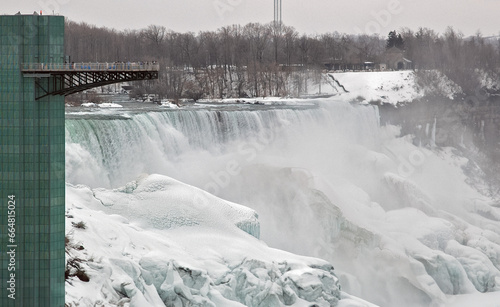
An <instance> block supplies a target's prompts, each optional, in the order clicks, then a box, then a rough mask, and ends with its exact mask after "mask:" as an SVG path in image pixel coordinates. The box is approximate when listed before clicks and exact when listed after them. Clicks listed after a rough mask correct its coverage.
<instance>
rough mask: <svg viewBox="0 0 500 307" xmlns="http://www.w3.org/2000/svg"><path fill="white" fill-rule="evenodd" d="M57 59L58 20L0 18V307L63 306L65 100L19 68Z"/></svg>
mask: <svg viewBox="0 0 500 307" xmlns="http://www.w3.org/2000/svg"><path fill="white" fill-rule="evenodd" d="M63 62H64V17H62V16H39V15H36V14H34V15H14V16H0V259H1V267H0V280H1V290H0V306H1V307H10V306H18V307H31V306H40V307H52V306H64V295H65V292H64V267H65V260H64V257H65V253H64V212H65V209H64V203H65V198H64V197H65V191H64V189H65V178H64V162H65V158H64V133H65V129H64V97H63V96H51V95H49V96H46V97H44V98H41V99H38V100H37V98H38V97H40V96H43V94H44V93H43V89H42V88H50V87H51V85H50V84H51V82H53V81H54V80H53V77H49V76H48V75H45V76H43V75H39V76H36V75H31V76H28V75H26V76H25V75H24V74H23V72H22V69H21V67H22V64H23V63H63Z"/></svg>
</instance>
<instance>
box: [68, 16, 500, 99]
mask: <svg viewBox="0 0 500 307" xmlns="http://www.w3.org/2000/svg"><path fill="white" fill-rule="evenodd" d="M65 31H66V33H65V36H66V39H65V44H66V46H65V49H66V50H65V51H66V54H67V55H69V56H70V57H71V61H73V62H114V61H124V62H128V61H130V62H137V61H143V62H147V61H157V62H158V63H160V78H159V80H157V81H149V82H142V83H140V85H139V86H136V94H141V93H149V94H158V95H159V96H160V97H167V98H169V99H179V98H184V97H187V98H194V99H198V98H225V97H245V96H254V97H257V96H288V95H298V94H300V93H301V92H303V91H304V90H305V88H306V87H307V84H308V82H315V81H314V80H316V81H317V80H319V79H320V78H321V73H322V72H323V71H324V70H325V69H326V66H325V64H328V63H330V64H331V63H337V64H339V65H340V66H341V67H344V68H346V67H350V66H349V65H352V64H355V63H364V62H380V61H381V58H382V57H383V54H384V52H385V50H386V49H387V48H389V47H397V48H400V49H403V50H404V54H405V57H406V58H408V59H410V60H412V61H413V62H414V66H415V67H417V68H420V69H439V70H441V71H443V72H444V73H445V74H446V75H448V76H449V77H450V78H451V79H452V80H454V81H455V82H457V83H458V84H459V85H461V86H463V87H464V85H468V84H469V85H470V84H471V82H472V81H471V79H472V76H473V73H474V72H475V71H477V70H478V69H480V70H487V71H491V72H493V71H494V72H497V71H498V68H499V67H500V65H499V63H500V41H499V40H498V39H487V38H484V37H482V36H481V35H480V34H478V35H476V36H474V37H464V35H462V34H461V33H460V32H459V31H456V30H454V29H453V28H448V30H447V31H446V32H445V33H443V34H438V33H436V32H434V31H433V30H431V29H428V28H420V29H418V30H417V31H412V30H410V29H402V30H401V31H399V32H396V31H391V32H390V33H389V35H388V37H381V36H379V35H366V34H360V35H350V34H342V33H338V32H330V33H325V34H318V35H308V34H300V33H299V32H298V31H297V30H296V29H295V28H293V27H292V26H288V25H284V24H274V23H268V24H260V23H249V24H247V25H244V26H241V25H231V26H226V27H222V28H220V29H218V30H216V31H200V32H198V33H193V32H187V33H179V32H174V31H172V30H169V29H167V28H166V27H164V26H158V25H150V26H148V27H147V28H145V29H140V30H125V31H117V30H114V29H108V28H103V27H96V26H94V25H90V24H87V23H76V22H73V21H69V20H67V21H66V28H65ZM311 80H312V81H311ZM134 85H135V84H134ZM470 86H471V87H473V86H474V85H470ZM465 89H467V87H465Z"/></svg>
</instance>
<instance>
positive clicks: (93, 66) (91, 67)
mask: <svg viewBox="0 0 500 307" xmlns="http://www.w3.org/2000/svg"><path fill="white" fill-rule="evenodd" d="M21 69H22V71H24V72H30V71H32V72H40V71H46V72H57V71H158V70H160V64H158V63H151V62H112V63H95V62H93V63H92V62H88V63H86V62H84V63H23V64H22V66H21Z"/></svg>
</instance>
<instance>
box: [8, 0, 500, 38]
mask: <svg viewBox="0 0 500 307" xmlns="http://www.w3.org/2000/svg"><path fill="white" fill-rule="evenodd" d="M5 2H7V3H5ZM41 9H43V11H44V14H48V13H50V14H51V13H52V11H54V13H56V14H60V15H65V16H67V17H69V18H70V19H71V20H74V21H85V22H87V23H90V24H95V25H98V26H106V27H109V28H115V29H119V30H122V29H141V28H144V27H146V26H148V25H150V24H157V25H164V26H166V27H167V28H169V29H172V30H175V31H180V32H185V31H193V32H198V31H200V30H215V29H217V28H220V27H221V26H224V25H230V24H246V23H248V22H262V23H266V22H269V21H272V19H273V1H271V0H142V1H137V0H85V1H82V0H15V1H13V0H4V1H2V5H1V7H0V13H2V14H15V13H17V12H18V11H21V13H23V14H30V13H33V11H40V10H41ZM283 22H284V23H285V24H287V25H291V26H294V27H295V28H296V29H297V30H298V31H299V32H301V33H303V32H305V33H310V34H313V33H325V32H332V31H338V32H341V33H360V32H361V33H367V34H372V33H379V34H382V35H383V36H386V34H387V33H388V32H389V31H391V30H394V29H395V30H398V29H400V28H401V27H409V28H410V29H413V30H416V29H417V28H418V27H420V26H424V27H429V28H432V29H434V30H436V31H437V32H439V33H443V32H444V31H445V29H446V27H447V26H453V28H455V29H456V30H460V31H462V32H463V33H464V34H465V35H467V36H468V35H474V34H475V33H476V32H477V30H480V31H481V33H482V34H483V35H484V36H491V35H498V34H499V32H500V0H418V1H416V0H345V1H340V0H337V1H334V0H307V1H301V0H283Z"/></svg>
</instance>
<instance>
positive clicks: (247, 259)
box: [66, 175, 368, 307]
mask: <svg viewBox="0 0 500 307" xmlns="http://www.w3.org/2000/svg"><path fill="white" fill-rule="evenodd" d="M66 195H67V201H66V203H67V220H68V222H67V223H66V232H67V234H68V235H67V236H68V237H69V238H70V239H71V243H70V244H71V245H72V246H73V247H74V248H71V249H70V251H69V254H68V258H78V259H81V260H82V266H83V267H84V269H85V271H86V273H87V274H88V275H89V277H90V281H89V282H88V283H85V282H82V281H80V280H79V279H77V278H76V277H72V278H70V280H69V281H68V282H67V286H66V303H67V304H69V306H81V305H84V306H93V305H94V304H99V305H100V306H122V305H123V304H124V306H131V307H134V306H138V307H147V306H164V304H167V305H168V306H185V305H186V304H193V305H196V306H222V307H224V306H270V307H271V306H283V304H286V305H289V306H310V303H308V302H315V303H316V305H317V306H325V307H326V306H332V305H335V304H337V302H338V300H339V299H340V297H341V295H343V294H342V293H341V291H340V286H339V284H338V279H337V277H336V276H335V275H334V273H333V266H332V265H330V264H329V263H327V262H326V261H324V260H319V259H315V258H309V257H302V256H297V255H294V254H290V253H288V252H284V251H281V250H277V249H272V248H269V247H268V246H267V245H266V244H265V243H264V242H262V241H260V240H258V238H257V237H258V221H257V220H256V214H255V212H254V211H253V210H251V209H248V208H246V207H243V206H240V205H237V204H234V203H230V202H227V201H224V200H222V199H219V198H217V197H215V196H212V195H210V194H208V193H206V192H204V191H202V190H199V189H197V188H195V187H191V186H188V185H185V184H182V183H180V182H178V181H176V180H173V179H171V178H168V177H165V176H160V175H150V176H143V177H141V178H140V179H138V180H137V181H134V182H131V183H130V184H128V185H126V186H125V187H123V188H120V189H116V190H105V189H94V190H92V189H90V188H88V187H86V186H81V185H80V186H73V185H69V184H68V185H67V187H66ZM71 222H75V223H76V222H83V223H85V225H86V227H85V229H81V228H75V227H73V226H72V223H71ZM78 246H82V247H83V248H77V247H78ZM344 295H347V294H344ZM358 301H359V303H358ZM350 302H351V304H349V306H368V305H365V304H362V301H361V300H359V299H357V298H355V297H350ZM78 304H80V305H78ZM120 304H122V305H120ZM344 306H346V305H345V304H344Z"/></svg>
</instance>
